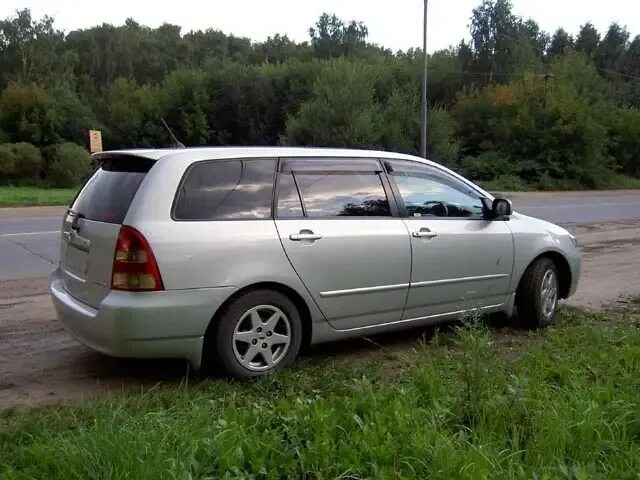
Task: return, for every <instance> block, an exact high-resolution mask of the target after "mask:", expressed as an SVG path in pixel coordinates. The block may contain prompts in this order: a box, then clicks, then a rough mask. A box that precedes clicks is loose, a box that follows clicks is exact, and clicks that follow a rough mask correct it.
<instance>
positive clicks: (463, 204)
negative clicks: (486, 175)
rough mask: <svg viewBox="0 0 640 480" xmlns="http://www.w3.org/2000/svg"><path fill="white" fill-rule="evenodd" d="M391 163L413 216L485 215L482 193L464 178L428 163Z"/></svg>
mask: <svg viewBox="0 0 640 480" xmlns="http://www.w3.org/2000/svg"><path fill="white" fill-rule="evenodd" d="M390 163H391V165H392V167H393V171H392V172H391V176H392V178H393V180H394V181H395V184H396V186H397V190H398V192H399V193H400V196H401V197H402V200H403V201H404V204H405V208H406V210H407V215H408V216H409V217H448V218H483V216H484V210H483V206H482V201H481V199H480V196H479V195H478V194H477V193H476V192H475V191H474V190H472V189H471V188H470V187H469V186H468V185H467V184H465V183H464V182H462V181H460V180H458V179H457V178H455V177H452V176H450V175H447V174H446V173H444V172H440V171H438V170H436V169H433V168H430V167H428V166H426V165H424V166H423V165H419V164H417V163H416V164H413V163H410V162H390Z"/></svg>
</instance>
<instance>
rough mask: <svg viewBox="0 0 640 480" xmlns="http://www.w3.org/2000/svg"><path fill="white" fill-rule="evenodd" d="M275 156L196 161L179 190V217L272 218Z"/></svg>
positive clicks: (201, 218)
mask: <svg viewBox="0 0 640 480" xmlns="http://www.w3.org/2000/svg"><path fill="white" fill-rule="evenodd" d="M275 173H276V160H275V159H251V160H220V161H206V162H201V163H196V164H195V165H193V166H192V167H191V168H190V169H189V170H188V171H187V173H186V175H185V178H184V180H183V181H182V184H181V185H180V188H179V190H178V198H177V199H176V202H175V208H174V212H173V217H174V218H175V219H176V220H200V221H206V220H260V219H266V218H271V200H272V196H273V182H274V180H275Z"/></svg>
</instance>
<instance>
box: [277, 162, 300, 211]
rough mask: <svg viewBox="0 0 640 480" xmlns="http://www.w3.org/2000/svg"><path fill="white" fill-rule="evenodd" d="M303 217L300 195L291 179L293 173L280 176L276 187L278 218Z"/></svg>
mask: <svg viewBox="0 0 640 480" xmlns="http://www.w3.org/2000/svg"><path fill="white" fill-rule="evenodd" d="M302 216H304V214H303V212H302V203H300V195H299V194H298V188H297V187H296V183H295V181H294V178H293V172H285V173H281V174H280V185H279V186H278V217H279V218H292V217H294V218H296V217H302Z"/></svg>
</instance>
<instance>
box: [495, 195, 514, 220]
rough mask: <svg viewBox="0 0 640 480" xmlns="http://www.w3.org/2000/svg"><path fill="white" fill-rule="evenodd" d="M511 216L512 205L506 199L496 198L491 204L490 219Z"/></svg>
mask: <svg viewBox="0 0 640 480" xmlns="http://www.w3.org/2000/svg"><path fill="white" fill-rule="evenodd" d="M512 214H513V204H512V203H511V200H507V199H506V198H496V199H494V200H493V203H492V204H491V216H492V218H504V217H509V216H511V215H512Z"/></svg>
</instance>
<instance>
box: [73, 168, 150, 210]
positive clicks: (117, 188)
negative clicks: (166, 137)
mask: <svg viewBox="0 0 640 480" xmlns="http://www.w3.org/2000/svg"><path fill="white" fill-rule="evenodd" d="M154 163H155V162H154V161H153V160H148V159H146V158H137V157H128V156H123V157H118V158H114V159H110V160H106V161H104V162H103V163H102V165H101V166H100V168H98V169H97V170H96V171H95V172H94V174H93V175H92V176H91V177H90V178H89V180H87V183H85V185H84V187H83V188H82V190H81V191H80V193H79V194H78V196H77V197H76V199H75V200H74V202H73V204H72V205H71V209H72V210H73V211H74V212H76V213H79V214H82V215H84V217H85V218H87V219H88V220H95V221H98V222H105V223H122V222H123V221H124V217H125V216H126V215H127V211H128V210H129V206H130V205H131V202H132V200H133V197H134V196H135V194H136V192H137V191H138V187H139V186H140V184H141V183H142V180H144V177H145V175H146V174H147V172H148V171H149V170H150V169H151V167H152V166H153V164H154Z"/></svg>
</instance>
